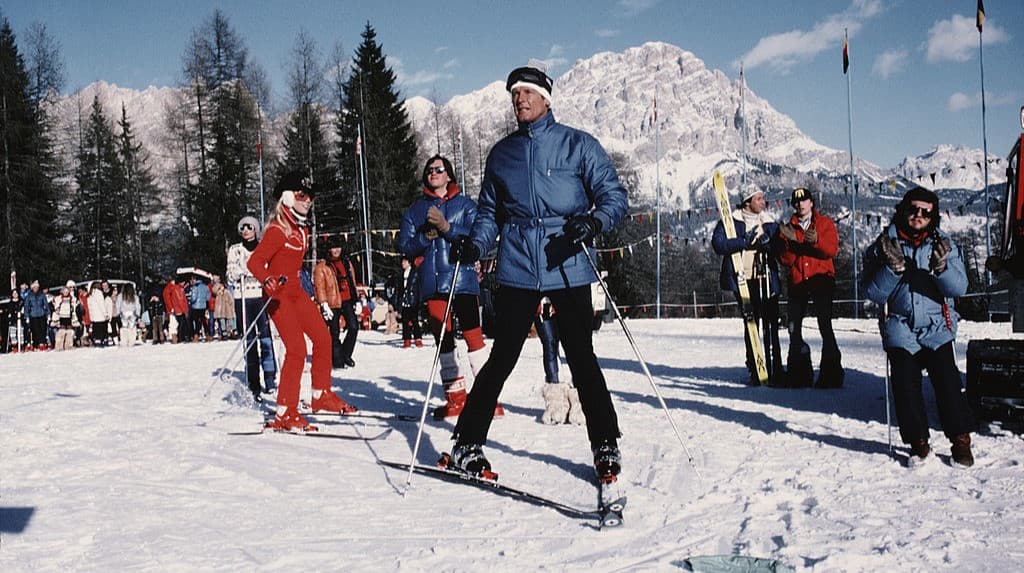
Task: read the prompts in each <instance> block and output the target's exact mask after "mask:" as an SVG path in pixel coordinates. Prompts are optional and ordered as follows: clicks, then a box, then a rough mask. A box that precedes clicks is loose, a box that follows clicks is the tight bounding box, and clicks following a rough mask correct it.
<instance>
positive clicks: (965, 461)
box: [950, 434, 974, 468]
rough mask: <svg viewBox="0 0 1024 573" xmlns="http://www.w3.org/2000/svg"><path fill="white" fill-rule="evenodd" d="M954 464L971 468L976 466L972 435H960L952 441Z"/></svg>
mask: <svg viewBox="0 0 1024 573" xmlns="http://www.w3.org/2000/svg"><path fill="white" fill-rule="evenodd" d="M951 441H952V442H953V447H952V448H951V449H950V451H952V453H953V463H955V464H957V465H961V466H964V467H965V468H969V467H971V466H973V465H974V455H973V454H972V453H971V435H970V434H960V435H958V436H955V437H954V438H953V439H952V440H951Z"/></svg>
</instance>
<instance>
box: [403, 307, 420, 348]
mask: <svg viewBox="0 0 1024 573" xmlns="http://www.w3.org/2000/svg"><path fill="white" fill-rule="evenodd" d="M414 338H415V339H416V340H420V339H421V338H423V329H422V328H421V327H420V307H419V306H414V307H408V306H403V307H402V340H412V339H414Z"/></svg>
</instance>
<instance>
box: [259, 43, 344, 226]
mask: <svg viewBox="0 0 1024 573" xmlns="http://www.w3.org/2000/svg"><path fill="white" fill-rule="evenodd" d="M290 66H291V70H290V72H289V85H288V88H289V92H290V94H291V102H290V103H291V105H292V106H293V111H292V113H291V116H290V117H289V119H288V123H287V125H286V126H285V131H284V158H283V159H282V161H281V163H280V164H279V167H278V170H277V176H278V177H280V176H282V175H284V174H285V173H287V172H289V171H293V170H298V171H302V172H303V173H308V174H310V175H311V176H312V178H313V182H314V185H315V187H316V189H317V191H318V192H319V195H317V200H316V202H315V203H314V208H315V211H314V217H315V222H316V224H317V227H318V228H319V229H321V230H323V231H335V232H336V231H342V230H345V231H348V230H353V228H352V213H351V208H350V204H349V202H348V201H345V200H344V199H343V198H342V196H341V193H340V192H339V187H338V175H337V170H336V168H335V164H334V162H333V161H332V158H331V152H330V150H329V148H328V145H327V142H326V140H325V137H324V127H323V116H324V113H325V107H324V105H323V103H322V102H321V94H322V93H323V86H322V83H323V77H324V73H323V65H322V63H321V58H320V54H319V50H318V49H317V46H316V43H315V42H314V41H313V40H312V38H310V37H309V36H307V35H306V34H305V33H302V32H300V33H299V35H298V36H297V37H296V39H295V45H294V47H293V48H292V61H291V63H290Z"/></svg>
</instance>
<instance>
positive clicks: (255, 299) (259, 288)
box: [224, 216, 277, 400]
mask: <svg viewBox="0 0 1024 573" xmlns="http://www.w3.org/2000/svg"><path fill="white" fill-rule="evenodd" d="M238 234H239V236H240V237H241V238H242V242H240V243H235V244H233V245H231V246H230V247H228V264H227V271H226V272H225V273H224V278H225V279H227V282H229V283H230V284H231V285H232V287H233V288H232V290H233V291H234V297H235V320H236V321H237V322H238V326H237V330H238V332H240V333H241V332H247V331H248V333H249V334H248V336H247V337H246V340H245V344H246V346H248V348H249V352H248V353H246V356H245V377H246V380H247V381H248V382H249V390H250V391H252V393H253V397H254V398H256V399H257V400H259V399H260V393H261V392H266V393H268V394H269V393H271V392H273V391H274V386H275V384H274V381H275V380H276V379H277V360H276V359H275V358H274V339H273V338H272V337H271V334H270V321H269V320H268V319H267V313H265V312H264V313H263V314H259V313H260V309H261V308H262V307H263V285H261V284H260V281H258V280H257V279H256V277H254V276H252V273H250V272H249V269H248V268H246V264H248V262H249V256H250V255H251V254H252V251H253V249H255V248H256V245H258V244H259V238H260V224H259V221H257V220H256V218H255V217H249V216H246V217H242V218H241V219H240V220H239V221H238ZM257 315H259V316H257ZM253 321H255V322H256V326H255V327H254V328H253V329H252V330H249V327H250V326H251V325H252V324H253ZM256 339H258V340H259V342H256V343H252V341H253V340H256ZM250 344H251V345H250ZM261 370H262V371H263V386H261V385H260V371H261Z"/></svg>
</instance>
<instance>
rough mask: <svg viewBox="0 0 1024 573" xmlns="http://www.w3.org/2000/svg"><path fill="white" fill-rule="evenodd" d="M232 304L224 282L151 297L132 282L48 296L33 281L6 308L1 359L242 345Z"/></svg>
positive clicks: (1, 312)
mask: <svg viewBox="0 0 1024 573" xmlns="http://www.w3.org/2000/svg"><path fill="white" fill-rule="evenodd" d="M231 300H232V290H231V288H230V287H229V286H228V285H225V284H223V283H221V281H220V277H219V276H217V275H213V276H212V277H211V280H210V282H207V281H205V280H203V279H202V278H199V277H192V278H191V279H189V280H187V281H184V282H179V277H177V276H176V275H175V276H172V277H170V278H169V280H168V282H167V284H166V285H164V286H154V287H152V288H151V289H149V291H148V292H147V293H140V292H137V290H136V286H135V284H134V283H133V282H131V281H123V280H122V281H112V280H95V281H92V282H76V281H75V280H72V279H69V280H68V281H67V282H66V283H65V285H64V286H62V287H59V288H51V289H49V291H48V292H47V291H45V290H43V289H41V288H40V286H39V281H37V280H34V281H32V283H31V284H24V283H23V284H21V285H20V286H19V287H17V288H13V289H12V290H11V296H10V299H9V300H8V301H7V302H5V303H2V304H0V353H17V352H37V351H46V350H69V349H71V348H76V347H83V346H90V347H107V346H122V347H130V346H134V345H137V344H141V343H143V342H144V341H146V340H151V341H152V342H153V343H154V344H160V343H163V342H167V341H170V342H172V343H178V342H196V341H209V340H220V339H229V338H235V337H236V336H237V334H238V330H237V327H236V325H235V311H234V307H233V305H232V304H231Z"/></svg>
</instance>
